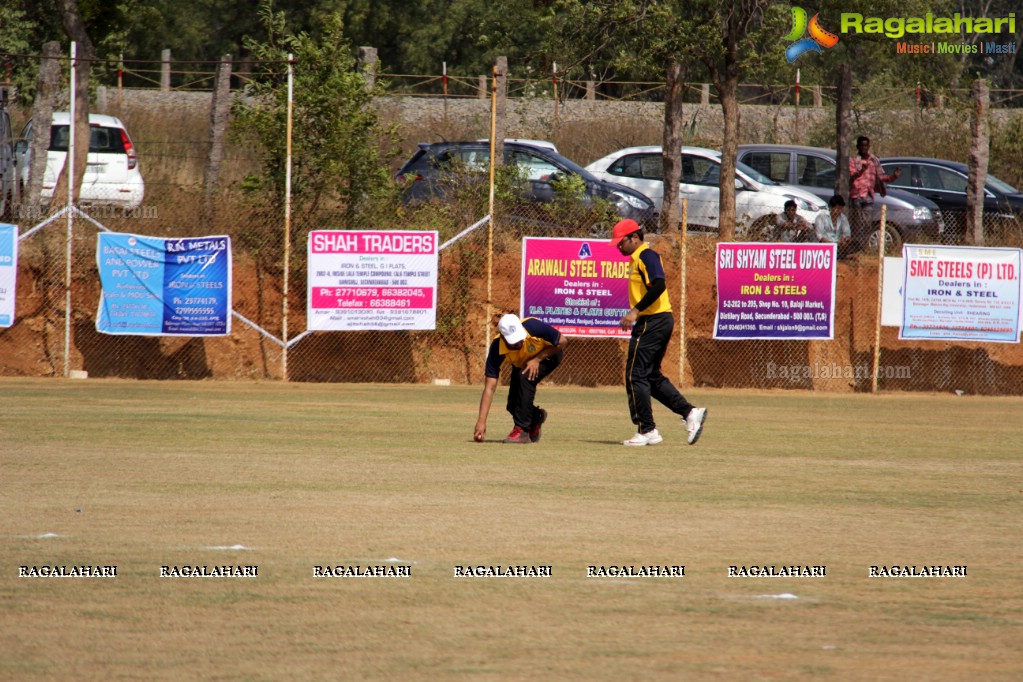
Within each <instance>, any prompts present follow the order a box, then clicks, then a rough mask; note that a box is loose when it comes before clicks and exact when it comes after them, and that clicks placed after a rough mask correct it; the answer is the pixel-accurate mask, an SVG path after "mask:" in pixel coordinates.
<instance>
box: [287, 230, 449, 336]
mask: <svg viewBox="0 0 1023 682" xmlns="http://www.w3.org/2000/svg"><path fill="white" fill-rule="evenodd" d="M438 253H439V252H438V249H437V232H436V231H433V232H386V231H370V230H364V231H358V230H317V231H314V232H311V233H310V234H309V245H308V256H309V259H308V266H307V267H308V268H309V271H308V276H307V280H308V283H309V290H308V292H307V294H308V296H307V299H306V300H307V301H308V304H307V319H306V328H307V329H308V330H309V331H353V330H365V329H376V330H398V329H435V328H436V326H437V263H438Z"/></svg>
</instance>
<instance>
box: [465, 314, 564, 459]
mask: <svg viewBox="0 0 1023 682" xmlns="http://www.w3.org/2000/svg"><path fill="white" fill-rule="evenodd" d="M497 329H498V331H499V332H500V334H498V335H497V336H496V337H494V340H493V342H492V343H491V344H490V350H489V352H488V353H487V364H486V368H485V369H484V377H485V379H484V384H483V395H482V396H481V397H480V412H479V417H477V419H476V428H475V430H474V432H473V438H474V439H475V440H476V442H477V443H482V442H483V439H484V438H485V437H486V435H487V415H489V414H490V406H491V404H493V402H494V393H495V392H496V391H497V380H498V377H499V376H500V373H501V366H502V365H503V364H504V363H506V362H507V363H508V364H510V365H511V366H512V372H511V383H510V385H509V389H508V412H509V413H511V416H512V420H513V421H514V422H515V428H514V429H512V432H511V433H509V434H508V436H507V437H506V438H505V439H504V442H505V443H518V444H522V445H528V444H529V443H535V442H537V441H538V440H540V427H541V426H543V423H544V422H545V421H547V410H544V409H542V408H539V407H537V406H536V405H535V404H534V402H533V401H534V399H535V398H536V386H537V384H539V383H540V381H541V380H543V378H544V377H545V376H547V375H548V374H550V373H551V372H553V371H554V370H555V369H556V368H557V366H558V365H560V364H561V359H562V358H563V357H564V354H565V346H567V345H568V338H567V337H565V336H564V335H562V334H561V332H559V331H558V330H557V329H555V328H554V327H552V326H550V325H549V324H547V323H546V322H543V321H541V320H538V319H536V318H535V317H527V318H525V319H522V320H520V319H519V318H518V316H516V315H511V314H509V315H505V316H504V317H502V318H501V319H500V321H499V322H498V323H497Z"/></svg>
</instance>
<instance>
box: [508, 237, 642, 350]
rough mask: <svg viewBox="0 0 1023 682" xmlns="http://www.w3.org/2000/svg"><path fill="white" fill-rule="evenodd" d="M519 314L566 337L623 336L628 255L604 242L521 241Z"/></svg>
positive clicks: (578, 240)
mask: <svg viewBox="0 0 1023 682" xmlns="http://www.w3.org/2000/svg"><path fill="white" fill-rule="evenodd" d="M520 292H521V299H522V300H521V305H520V307H521V312H522V316H523V317H535V318H538V319H540V320H543V321H544V322H546V323H547V324H549V325H551V326H552V327H555V328H557V330H558V331H560V332H561V333H562V334H565V335H567V336H599V337H620V338H628V336H629V334H630V330H628V329H622V328H621V327H619V326H618V322H619V321H620V320H621V319H622V317H623V316H624V315H625V314H626V313H627V312H629V257H628V256H623V255H622V254H621V253H619V252H618V249H616V248H615V247H613V246H611V245H610V244H608V242H607V240H606V239H561V238H555V237H526V238H524V239H523V240H522V286H521V287H520Z"/></svg>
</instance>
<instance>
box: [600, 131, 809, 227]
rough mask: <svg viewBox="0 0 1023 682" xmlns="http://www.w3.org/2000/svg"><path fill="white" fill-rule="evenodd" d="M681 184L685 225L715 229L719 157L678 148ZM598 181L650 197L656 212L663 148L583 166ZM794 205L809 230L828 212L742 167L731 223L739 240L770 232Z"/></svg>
mask: <svg viewBox="0 0 1023 682" xmlns="http://www.w3.org/2000/svg"><path fill="white" fill-rule="evenodd" d="M681 153H682V182H681V183H680V185H679V195H680V196H679V198H680V199H681V198H686V199H688V206H687V213H686V218H687V219H686V222H687V223H688V224H689V225H692V226H694V227H699V228H704V229H707V230H717V229H718V214H719V213H720V191H719V189H718V178H719V177H720V176H721V152H719V151H716V150H713V149H705V148H703V147H682V149H681ZM586 170H588V171H590V172H591V173H593V174H594V175H596V176H597V177H598V178H601V179H602V180H609V181H611V182H617V183H619V184H621V185H625V186H626V187H631V188H633V189H635V190H637V191H639V192H642V193H643V194H645V195H647V196H648V197H650V199H651V200H652V201H653V202H654V205H655V207H656V209H657V211H660V210H661V207H662V206H663V204H664V182H663V162H662V160H661V147H654V146H650V147H626V148H625V149H619V150H618V151H616V152H614V153H612V154H608V155H607V156H605V157H604V158H602V159H598V160H597V161H594V162H593V163H591V164H590V165H588V166H586ZM789 199H792V200H793V201H795V202H796V207H797V210H798V212H799V214H800V215H801V216H803V217H804V218H806V219H807V220H808V221H809V222H810V223H811V224H813V221H814V219H815V218H816V217H817V215H818V214H819V213H820V212H821V211H824V210H827V204H826V203H825V202H824V200H823V199H821V198H820V197H818V196H817V195H815V194H813V193H811V192H807V191H806V190H802V189H800V188H798V187H793V186H792V185H780V184H778V183H776V182H775V181H774V180H771V179H770V178H768V177H767V176H765V175H763V174H762V173H760V172H758V171H756V170H754V169H752V168H750V167H749V166H747V165H745V164H743V163H737V164H736V171H735V219H736V232H737V234H738V235H739V236H750V237H752V236H756V235H761V234H768V233H770V232H771V231H773V226H774V221H775V217H776V216H777V215H778V214H780V213H782V212H784V210H785V209H784V206H785V202H786V201H788V200H789Z"/></svg>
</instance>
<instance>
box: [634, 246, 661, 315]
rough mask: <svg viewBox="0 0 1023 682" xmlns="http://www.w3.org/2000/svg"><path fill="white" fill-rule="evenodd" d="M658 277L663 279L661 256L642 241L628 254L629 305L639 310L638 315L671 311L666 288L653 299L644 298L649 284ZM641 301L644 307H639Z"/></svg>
mask: <svg viewBox="0 0 1023 682" xmlns="http://www.w3.org/2000/svg"><path fill="white" fill-rule="evenodd" d="M658 279H659V280H662V281H663V280H664V267H663V266H662V265H661V256H660V255H659V254H658V253H657V252H656V251H654V250H653V249H651V248H650V245H649V244H646V243H643V244H641V245H640V246H639V248H637V249H636V250H635V251H633V252H632V255H631V256H629V305H630V306H632V307H633V308H636V309H637V310H639V314H640V317H642V316H643V315H656V314H657V313H670V312H671V301H670V300H669V299H668V291H667V289H664V290H662V291H661V292H660V294H659V295H657V296H656V298H654V299H653V300H650V301H646V300H644V299H645V298H646V297H647V292H648V291H649V289H650V284H651V283H652V282H654V281H655V280H658ZM641 303H642V304H643V305H644V306H646V307H640V304H641Z"/></svg>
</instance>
